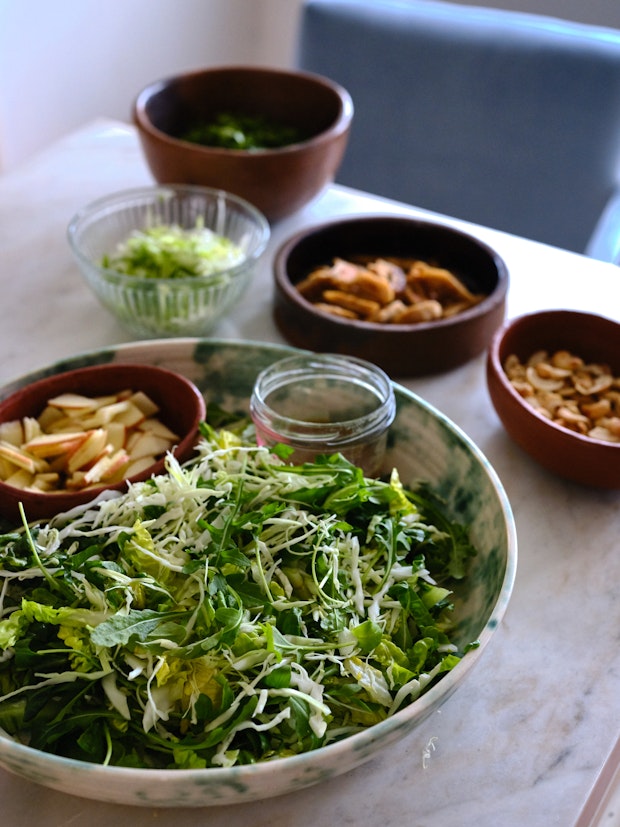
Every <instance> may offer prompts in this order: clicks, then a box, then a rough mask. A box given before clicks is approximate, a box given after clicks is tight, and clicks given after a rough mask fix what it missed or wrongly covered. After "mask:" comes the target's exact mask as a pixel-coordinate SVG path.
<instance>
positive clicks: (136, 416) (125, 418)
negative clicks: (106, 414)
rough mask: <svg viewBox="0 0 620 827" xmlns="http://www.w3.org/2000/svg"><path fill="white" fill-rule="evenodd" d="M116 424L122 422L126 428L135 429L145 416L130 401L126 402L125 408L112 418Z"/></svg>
mask: <svg viewBox="0 0 620 827" xmlns="http://www.w3.org/2000/svg"><path fill="white" fill-rule="evenodd" d="M114 418H115V420H116V422H122V424H123V425H125V426H126V427H127V428H136V427H137V426H138V425H139V424H140V423H141V422H144V420H145V419H146V416H145V415H144V413H143V412H142V411H141V410H140V408H138V406H137V405H134V404H133V402H131V400H127V407H126V408H125V410H124V411H121V412H120V413H119V414H118V415H117V416H115V417H114Z"/></svg>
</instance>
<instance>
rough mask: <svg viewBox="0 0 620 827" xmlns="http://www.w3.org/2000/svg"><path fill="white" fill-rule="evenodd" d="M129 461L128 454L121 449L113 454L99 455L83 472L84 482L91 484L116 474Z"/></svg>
mask: <svg viewBox="0 0 620 827" xmlns="http://www.w3.org/2000/svg"><path fill="white" fill-rule="evenodd" d="M128 463H129V454H128V453H127V452H126V451H123V450H122V449H121V450H120V451H117V452H116V453H115V454H110V455H104V456H102V457H100V458H99V459H98V460H97V461H96V462H95V463H94V465H91V467H90V468H89V469H88V471H86V473H85V474H84V483H85V484H86V485H93V484H94V483H96V482H101V481H102V480H107V479H109V478H110V477H113V476H114V475H115V474H117V473H118V472H119V471H120V470H121V469H122V468H124V467H125V466H126V465H127V464H128Z"/></svg>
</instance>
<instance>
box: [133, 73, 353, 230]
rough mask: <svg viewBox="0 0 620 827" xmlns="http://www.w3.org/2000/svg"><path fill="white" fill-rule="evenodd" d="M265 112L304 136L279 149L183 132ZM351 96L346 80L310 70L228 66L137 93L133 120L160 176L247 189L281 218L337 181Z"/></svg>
mask: <svg viewBox="0 0 620 827" xmlns="http://www.w3.org/2000/svg"><path fill="white" fill-rule="evenodd" d="M230 112H232V113H235V114H241V115H251V116H256V115H258V116H263V117H265V118H268V119H269V120H271V121H274V122H278V123H281V124H286V125H287V126H291V127H294V128H295V129H298V130H299V131H300V133H301V134H303V136H304V139H303V140H301V141H300V142H299V143H294V144H289V145H288V146H284V147H280V148H274V149H260V150H240V149H221V148H215V147H207V146H203V145H200V144H198V143H193V142H190V141H187V140H183V139H182V138H181V137H180V136H181V135H182V134H184V133H185V131H186V130H187V129H188V127H190V126H192V125H195V124H204V123H206V122H208V121H211V120H212V119H213V118H214V117H215V116H216V115H218V114H220V113H230ZM352 116H353V104H352V102H351V98H350V96H349V94H348V92H346V90H344V89H343V88H342V87H340V86H339V85H338V84H336V83H333V82H332V81H331V80H329V79H327V78H324V77H321V76H319V75H313V74H309V73H306V72H299V71H293V70H289V71H287V70H283V69H272V68H260V67H252V66H225V67H216V68H211V69H202V70H197V71H192V72H187V73H185V74H180V75H176V76H173V77H170V78H167V79H165V80H160V81H157V82H155V83H152V84H150V85H148V86H147V87H146V88H144V89H143V90H142V91H141V92H140V93H139V94H138V96H137V98H136V100H135V102H134V106H133V120H134V123H135V125H136V127H137V129H138V133H139V136H140V140H141V142H142V147H143V150H144V153H145V155H146V160H147V163H148V165H149V167H150V169H151V172H152V173H153V175H154V177H155V179H156V180H157V181H158V182H159V183H165V184H200V185H202V186H207V187H214V188H216V189H223V190H227V191H229V192H232V193H234V194H235V195H238V196H241V197H242V198H245V199H246V200H247V201H249V202H250V203H251V204H253V205H254V206H255V207H257V208H258V209H259V210H260V211H261V212H262V213H264V215H265V216H266V217H267V218H268V219H269V220H270V221H275V220H277V219H279V218H283V217H284V216H287V215H290V214H291V213H294V212H295V211H296V210H298V209H300V208H301V207H302V206H303V205H304V204H306V203H307V202H308V201H310V200H311V199H312V198H314V197H315V196H316V195H318V194H319V193H320V192H321V190H322V189H323V188H324V187H325V186H326V185H327V184H328V183H330V182H331V181H333V179H334V177H335V175H336V171H337V170H338V168H339V166H340V163H341V161H342V157H343V155H344V151H345V147H346V144H347V140H348V136H349V129H350V125H351V119H352Z"/></svg>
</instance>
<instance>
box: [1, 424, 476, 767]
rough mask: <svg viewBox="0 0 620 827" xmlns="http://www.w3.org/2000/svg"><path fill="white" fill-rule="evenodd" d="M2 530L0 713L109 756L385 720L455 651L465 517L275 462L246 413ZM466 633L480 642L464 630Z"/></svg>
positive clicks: (131, 758) (318, 736)
mask: <svg viewBox="0 0 620 827" xmlns="http://www.w3.org/2000/svg"><path fill="white" fill-rule="evenodd" d="M202 430H203V440H202V441H201V442H200V444H199V449H198V455H197V457H196V459H195V460H193V461H191V462H190V463H188V464H186V465H184V466H180V465H179V464H178V463H177V462H176V461H175V460H174V459H173V458H172V457H169V458H168V472H167V473H166V474H163V475H161V476H158V477H156V478H153V479H152V480H149V481H146V482H142V483H136V484H134V485H132V486H131V487H130V488H129V489H128V491H127V492H126V493H124V494H122V495H116V496H114V497H113V498H111V499H105V500H103V501H101V502H99V503H97V504H94V505H91V506H85V507H83V508H81V509H78V510H76V511H74V512H72V513H70V514H67V515H60V516H59V517H56V518H55V519H53V520H51V521H50V522H49V523H41V524H38V523H35V524H32V525H30V526H24V528H23V529H21V530H16V531H13V532H10V533H7V534H4V535H2V536H0V650H1V654H0V726H2V727H3V728H4V730H5V731H6V732H8V733H9V734H11V735H12V736H14V737H16V738H18V739H20V740H22V741H23V742H25V743H29V744H30V745H31V746H33V747H35V748H38V749H41V750H45V751H49V752H52V753H56V754H60V755H64V756H68V757H71V758H75V759H79V760H84V761H91V762H98V763H103V764H111V765H118V766H134V767H137V766H139V767H147V768H149V767H157V768H161V767H164V768H180V769H182V768H188V767H192V768H195V767H226V766H232V765H237V764H247V763H253V762H256V761H264V760H269V759H271V758H275V757H284V756H289V755H294V754H298V753H301V752H304V751H308V750H312V749H315V748H317V747H320V746H322V745H324V744H327V743H330V742H333V741H336V740H339V739H342V738H344V737H346V736H348V735H351V734H353V733H355V732H358V731H360V730H362V729H365V728H366V727H368V726H371V725H372V724H375V723H377V722H379V721H382V720H384V719H385V718H387V717H388V716H390V715H392V714H394V713H395V712H396V711H397V710H399V709H400V708H402V707H403V706H405V705H406V704H408V703H410V702H412V701H413V700H415V699H416V698H417V697H418V696H419V695H420V694H422V693H423V692H424V691H425V690H426V689H428V687H429V686H431V685H432V684H433V683H434V682H436V681H437V680H438V679H440V678H441V676H442V674H444V673H445V672H447V671H449V670H450V669H452V668H453V667H454V665H455V664H456V663H458V661H459V659H460V657H462V655H463V652H459V651H457V649H456V647H455V645H454V644H453V643H452V642H451V639H450V631H451V621H450V614H451V609H452V604H451V591H450V581H451V575H454V574H457V575H458V576H459V577H461V576H465V570H466V561H467V560H468V558H470V557H471V556H472V555H473V554H474V553H475V552H474V549H473V548H472V546H471V544H470V542H469V540H468V539H467V535H466V532H465V531H464V530H463V529H462V528H461V527H454V526H453V525H452V524H451V523H450V522H449V521H448V520H447V519H446V518H445V516H441V525H440V526H437V525H435V524H434V523H433V522H432V521H431V520H429V515H435V514H437V513H438V512H437V511H436V509H437V506H436V504H435V503H433V502H431V500H430V499H427V498H426V494H425V495H422V494H419V493H417V494H415V495H413V494H411V493H410V492H408V491H407V490H406V489H405V488H404V487H403V486H402V485H401V483H400V481H399V479H398V475H397V473H396V472H393V473H392V475H391V478H390V479H389V480H386V481H383V480H377V479H368V478H365V477H364V476H363V473H362V471H361V470H360V469H359V468H357V467H355V466H353V465H351V464H350V463H349V462H348V461H347V460H345V459H344V458H343V457H342V456H340V455H334V456H329V457H327V456H325V457H319V458H318V459H317V460H316V462H314V463H308V464H303V465H299V466H293V465H287V464H286V463H285V462H283V461H282V460H280V459H278V458H277V456H276V455H275V454H274V453H272V452H270V451H269V450H268V449H266V448H259V447H257V446H256V444H255V443H254V441H253V431H252V429H251V427H249V426H247V423H245V424H244V423H243V422H241V423H237V424H236V426H235V427H233V428H232V429H222V428H220V429H216V428H215V427H214V426H212V425H208V424H206V423H205V424H204V425H203V428H202ZM468 645H475V642H473V643H472V644H468Z"/></svg>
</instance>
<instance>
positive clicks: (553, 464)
mask: <svg viewBox="0 0 620 827" xmlns="http://www.w3.org/2000/svg"><path fill="white" fill-rule="evenodd" d="M538 350H546V351H548V352H549V353H553V352H555V351H556V350H568V351H570V352H571V353H572V354H574V355H575V356H580V357H581V358H582V359H584V360H585V361H586V362H598V363H606V364H608V365H609V367H610V368H611V370H612V373H613V375H614V376H616V377H617V376H620V324H618V322H615V321H612V320H611V319H608V318H604V317H602V316H597V315H595V314H592V313H581V312H577V311H572V310H546V311H542V312H539V313H531V314H527V315H524V316H520V317H518V318H516V319H513V320H511V321H509V322H507V323H506V324H505V325H504V326H503V327H502V328H500V329H499V330H498V331H497V332H496V334H495V336H494V337H493V340H492V342H491V345H490V347H489V352H488V358H487V383H488V388H489V393H490V396H491V401H492V402H493V405H494V406H495V410H496V411H497V414H498V416H499V418H500V419H501V421H502V423H503V425H504V427H505V428H506V431H507V432H508V434H509V435H510V436H511V437H512V439H513V440H514V441H515V442H516V443H517V445H519V446H520V447H521V448H522V449H523V450H524V451H526V452H527V453H528V454H529V455H530V456H531V457H533V458H534V459H535V460H536V461H537V462H539V463H540V464H541V465H542V466H543V467H545V468H547V469H548V470H549V471H552V472H553V473H554V474H557V475H558V476H560V477H563V478H565V479H568V480H572V481H574V482H579V483H584V484H586V485H591V486H597V487H600V488H608V489H616V488H620V443H614V442H608V441H604V440H598V439H593V438H591V437H589V436H582V435H581V434H578V433H576V432H574V431H572V430H569V429H568V428H565V427H562V426H561V425H557V424H555V423H554V422H552V421H550V420H549V419H547V418H546V417H545V416H543V415H542V414H539V413H538V412H537V411H535V410H534V408H533V407H532V406H531V405H530V404H529V403H527V402H526V401H525V400H524V399H523V398H522V397H521V396H520V395H519V394H518V393H517V392H516V390H515V389H514V388H513V386H512V385H511V383H510V382H509V380H508V377H507V375H506V373H505V370H504V367H503V366H504V364H505V360H506V358H507V357H508V356H510V355H511V354H515V355H516V356H518V357H519V359H520V360H521V361H522V362H524V361H526V360H527V359H528V358H529V357H530V356H531V355H532V354H533V353H535V352H536V351H538ZM616 415H617V414H616Z"/></svg>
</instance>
